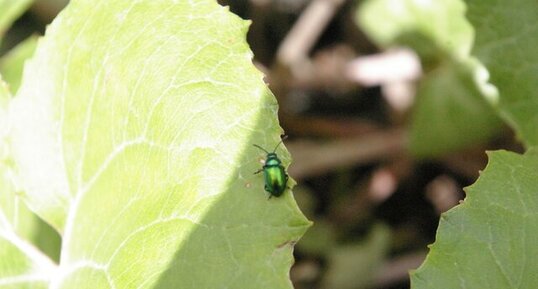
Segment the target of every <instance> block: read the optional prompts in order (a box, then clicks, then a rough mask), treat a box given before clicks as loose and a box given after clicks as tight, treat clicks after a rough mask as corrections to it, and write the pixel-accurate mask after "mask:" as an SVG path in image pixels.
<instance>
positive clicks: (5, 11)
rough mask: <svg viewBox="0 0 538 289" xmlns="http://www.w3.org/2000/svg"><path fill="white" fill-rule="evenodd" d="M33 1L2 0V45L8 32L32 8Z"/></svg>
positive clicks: (0, 14)
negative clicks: (3, 38)
mask: <svg viewBox="0 0 538 289" xmlns="http://www.w3.org/2000/svg"><path fill="white" fill-rule="evenodd" d="M32 2H34V1H33V0H0V43H1V42H2V37H3V36H4V33H5V32H6V30H7V29H8V28H9V27H10V26H11V24H12V23H13V22H14V21H15V20H17V18H19V16H21V15H22V13H24V11H26V9H28V7H30V5H31V4H32Z"/></svg>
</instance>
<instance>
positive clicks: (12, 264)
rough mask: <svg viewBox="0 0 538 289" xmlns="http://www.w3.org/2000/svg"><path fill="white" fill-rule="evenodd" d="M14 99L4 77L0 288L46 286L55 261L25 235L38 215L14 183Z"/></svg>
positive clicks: (1, 99) (0, 96) (1, 90)
mask: <svg viewBox="0 0 538 289" xmlns="http://www.w3.org/2000/svg"><path fill="white" fill-rule="evenodd" d="M9 99H10V95H9V93H8V90H7V86H6V84H5V83H4V82H3V81H2V80H1V79H0V288H36V289H39V288H46V287H47V283H48V280H49V278H50V273H51V271H52V270H54V268H55V266H54V264H53V263H52V262H51V261H50V259H48V257H46V256H44V255H43V254H42V253H41V252H39V251H38V250H36V249H35V247H34V246H32V245H30V244H29V243H28V242H27V241H25V240H24V239H23V238H21V237H29V236H31V235H32V233H33V229H34V228H35V227H34V224H35V220H36V219H35V216H34V215H33V214H32V213H31V212H30V211H29V210H28V209H27V208H26V206H25V205H24V204H23V202H22V200H21V198H20V196H19V195H18V194H17V191H16V188H15V184H14V183H13V179H12V178H13V173H12V169H11V166H10V161H11V160H10V159H9V151H8V148H7V143H6V141H7V140H6V136H7V135H6V134H7V129H8V122H7V114H6V111H5V110H6V105H7V103H8V101H9Z"/></svg>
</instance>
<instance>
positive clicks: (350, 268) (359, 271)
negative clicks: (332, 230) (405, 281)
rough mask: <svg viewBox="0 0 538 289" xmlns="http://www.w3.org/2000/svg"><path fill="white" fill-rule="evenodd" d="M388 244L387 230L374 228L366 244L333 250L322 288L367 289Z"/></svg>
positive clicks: (388, 231) (388, 233) (345, 246)
mask: <svg viewBox="0 0 538 289" xmlns="http://www.w3.org/2000/svg"><path fill="white" fill-rule="evenodd" d="M389 243H390V230H389V228H388V227H386V226H384V225H376V226H374V227H373V229H372V231H371V232H370V235H369V236H368V238H367V240H366V241H364V242H362V243H359V244H350V245H344V246H339V247H335V248H333V249H332V250H331V251H330V253H329V254H330V255H329V258H328V261H327V262H328V264H327V268H328V271H327V273H326V274H325V277H324V279H323V281H322V283H323V286H322V288H326V289H332V288H338V289H360V288H370V287H371V286H372V283H373V280H374V277H375V275H374V273H375V272H376V271H377V269H378V268H379V267H380V266H381V263H382V262H383V260H384V258H385V256H386V255H387V251H388V250H389Z"/></svg>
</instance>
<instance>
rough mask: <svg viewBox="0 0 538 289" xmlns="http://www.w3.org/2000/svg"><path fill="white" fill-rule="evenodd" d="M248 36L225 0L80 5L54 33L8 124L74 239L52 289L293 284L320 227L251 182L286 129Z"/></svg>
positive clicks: (49, 209)
mask: <svg viewBox="0 0 538 289" xmlns="http://www.w3.org/2000/svg"><path fill="white" fill-rule="evenodd" d="M247 28H248V22H246V21H243V20H241V19H239V18H238V17H236V16H234V15H233V14H231V13H229V12H228V10H227V9H225V8H223V7H221V6H219V5H218V4H217V3H216V1H213V0H199V1H190V2H189V1H172V0H169V1H127V0H122V1H105V0H101V1H93V0H91V1H90V0H78V1H77V0H75V1H71V2H70V4H69V5H68V7H67V8H66V9H65V10H64V11H63V12H62V13H61V14H60V15H59V16H58V17H57V19H56V20H55V21H54V22H53V24H51V25H50V26H49V28H48V30H47V32H46V35H45V37H44V38H43V39H42V40H41V41H40V42H39V44H38V47H37V49H36V52H35V55H34V57H33V59H31V60H30V61H29V62H28V64H27V65H26V67H25V74H24V77H23V81H22V85H21V87H20V89H19V92H18V95H17V97H16V98H15V99H14V101H13V103H12V105H11V106H10V116H11V117H12V123H13V133H12V135H11V137H12V140H13V141H12V147H13V152H14V156H15V160H16V165H17V168H18V170H19V173H20V176H21V179H22V184H23V185H24V189H25V191H26V192H27V195H26V200H27V201H28V203H29V205H30V207H31V208H32V209H33V210H34V211H35V212H37V213H38V214H39V215H40V216H41V217H42V218H43V219H45V220H46V221H47V222H49V223H50V224H51V225H53V226H54V227H55V228H56V229H57V230H58V231H60V232H62V234H63V244H62V252H61V260H60V269H59V272H60V273H61V274H60V275H55V276H53V281H52V282H53V286H52V287H53V288H108V287H115V288H133V286H134V287H137V288H196V289H200V288H217V287H228V288H252V286H253V284H256V286H257V287H259V288H291V282H290V280H289V278H288V272H289V267H290V266H291V263H292V261H293V257H292V254H291V251H292V248H293V244H294V243H295V242H296V241H297V240H298V239H299V238H300V236H301V235H302V234H303V233H304V231H305V230H306V228H307V227H308V226H309V224H310V222H309V221H308V220H306V218H304V216H303V215H302V214H301V213H300V211H299V209H298V208H297V206H296V203H295V201H294V199H293V196H292V194H291V192H285V194H284V196H283V197H281V198H273V199H271V200H267V195H266V193H265V192H264V190H263V177H261V176H260V175H253V172H255V171H256V170H257V169H258V168H259V167H260V166H261V165H260V163H259V162H258V160H259V159H260V158H261V157H264V155H263V154H260V152H259V151H258V150H257V149H256V148H254V147H253V146H252V144H254V143H255V144H258V145H261V146H264V147H267V148H272V147H274V145H275V144H276V143H277V142H278V141H279V135H280V133H281V128H280V127H279V126H278V122H277V116H276V111H277V103H276V101H275V99H274V97H273V96H272V94H271V92H270V91H269V90H268V88H267V86H266V85H265V84H264V83H263V80H262V75H261V73H260V72H258V71H257V70H256V69H255V68H254V66H253V64H252V61H251V59H252V52H251V51H250V49H249V48H248V45H247V44H246V41H245V36H246V32H247ZM37 143H39V144H40V145H38V146H36V145H35V144H37ZM278 153H279V155H280V156H281V157H282V159H283V162H284V163H285V164H286V165H288V164H289V154H288V153H287V151H285V150H284V149H280V150H279V151H278ZM291 183H292V181H290V185H291Z"/></svg>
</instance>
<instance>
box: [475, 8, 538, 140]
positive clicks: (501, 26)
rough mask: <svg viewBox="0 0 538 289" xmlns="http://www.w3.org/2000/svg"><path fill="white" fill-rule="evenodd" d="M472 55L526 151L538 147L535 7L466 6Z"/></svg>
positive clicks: (537, 39) (537, 12)
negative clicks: (471, 30)
mask: <svg viewBox="0 0 538 289" xmlns="http://www.w3.org/2000/svg"><path fill="white" fill-rule="evenodd" d="M467 3H468V11H469V12H468V13H467V16H468V18H469V20H470V21H471V23H472V24H473V26H474V27H475V30H476V41H475V45H474V48H473V51H472V54H473V55H476V56H477V57H478V59H480V61H481V62H482V63H484V65H485V66H486V67H487V69H488V70H489V72H490V74H491V79H490V81H491V83H493V84H494V85H495V86H496V87H497V89H498V90H499V95H500V103H499V108H500V109H501V111H502V115H503V116H504V117H505V118H506V119H507V120H508V122H509V123H510V124H511V125H512V126H513V127H514V128H515V130H516V132H517V134H518V136H519V138H520V139H521V140H522V141H523V143H524V144H525V145H527V146H533V145H538V133H537V127H538V113H537V112H538V52H537V47H538V25H536V23H538V2H536V1H535V0H516V1H509V2H504V1H480V0H467Z"/></svg>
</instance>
